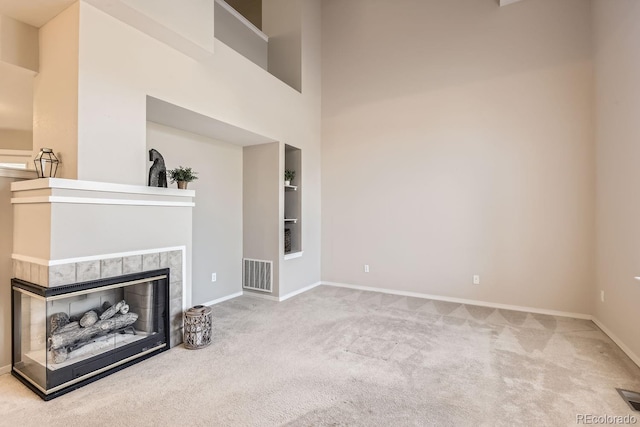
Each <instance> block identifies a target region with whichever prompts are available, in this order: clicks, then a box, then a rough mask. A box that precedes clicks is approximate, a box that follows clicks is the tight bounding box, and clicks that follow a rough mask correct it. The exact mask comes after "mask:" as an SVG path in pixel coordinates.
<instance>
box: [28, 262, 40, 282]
mask: <svg viewBox="0 0 640 427" xmlns="http://www.w3.org/2000/svg"><path fill="white" fill-rule="evenodd" d="M29 269H30V270H31V273H30V276H31V283H35V284H36V285H39V284H40V265H39V264H33V263H29Z"/></svg>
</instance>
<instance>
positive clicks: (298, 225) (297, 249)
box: [280, 144, 302, 259]
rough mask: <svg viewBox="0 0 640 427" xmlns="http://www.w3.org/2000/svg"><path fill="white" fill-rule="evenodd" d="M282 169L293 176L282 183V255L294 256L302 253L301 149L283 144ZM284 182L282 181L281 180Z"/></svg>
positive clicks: (287, 257) (282, 172)
mask: <svg viewBox="0 0 640 427" xmlns="http://www.w3.org/2000/svg"><path fill="white" fill-rule="evenodd" d="M283 166H284V167H283V169H282V170H281V172H280V173H281V174H282V176H283V178H284V171H286V170H291V171H294V172H295V176H294V177H293V179H292V180H291V182H289V185H284V197H283V198H284V217H283V218H282V219H283V221H284V236H282V238H284V256H285V259H291V258H295V257H296V256H294V254H298V253H299V254H302V150H300V149H299V148H296V147H293V146H291V145H287V144H285V146H284V165H283ZM283 183H284V182H283Z"/></svg>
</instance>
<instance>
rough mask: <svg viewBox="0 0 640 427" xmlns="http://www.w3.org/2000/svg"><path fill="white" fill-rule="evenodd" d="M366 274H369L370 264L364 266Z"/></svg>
mask: <svg viewBox="0 0 640 427" xmlns="http://www.w3.org/2000/svg"><path fill="white" fill-rule="evenodd" d="M364 272H365V273H368V272H369V264H365V265H364Z"/></svg>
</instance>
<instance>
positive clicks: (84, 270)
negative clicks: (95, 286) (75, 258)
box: [76, 261, 100, 282]
mask: <svg viewBox="0 0 640 427" xmlns="http://www.w3.org/2000/svg"><path fill="white" fill-rule="evenodd" d="M99 278H100V261H84V262H77V263H76V280H77V281H78V282H88V281H90V280H98V279H99Z"/></svg>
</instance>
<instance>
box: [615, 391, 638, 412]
mask: <svg viewBox="0 0 640 427" xmlns="http://www.w3.org/2000/svg"><path fill="white" fill-rule="evenodd" d="M616 390H618V393H620V396H622V398H623V399H624V401H625V402H627V404H628V405H629V407H630V408H631V409H633V410H634V411H640V393H638V392H635V391H629V390H622V389H621V388H617V389H616Z"/></svg>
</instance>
